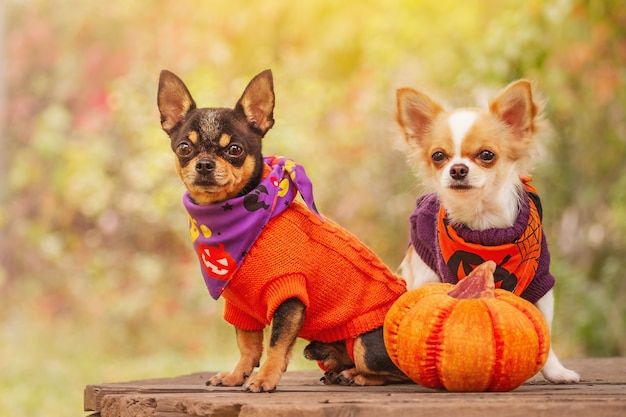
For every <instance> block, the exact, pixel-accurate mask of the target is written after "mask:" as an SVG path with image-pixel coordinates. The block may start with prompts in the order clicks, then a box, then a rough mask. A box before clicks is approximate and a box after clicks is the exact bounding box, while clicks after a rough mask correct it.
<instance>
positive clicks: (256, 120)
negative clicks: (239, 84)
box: [235, 69, 275, 136]
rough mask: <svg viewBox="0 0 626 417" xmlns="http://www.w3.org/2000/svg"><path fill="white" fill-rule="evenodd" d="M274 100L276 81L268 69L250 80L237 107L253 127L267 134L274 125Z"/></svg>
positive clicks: (262, 134)
mask: <svg viewBox="0 0 626 417" xmlns="http://www.w3.org/2000/svg"><path fill="white" fill-rule="evenodd" d="M274 100H275V98H274V81H273V79H272V71H271V70H269V69H268V70H265V71H263V72H261V73H260V74H258V75H256V76H255V77H254V78H253V79H252V81H250V83H249V84H248V86H247V87H246V89H245V90H244V92H243V95H242V96H241V98H240V99H239V101H238V102H237V105H236V106H235V109H236V110H237V111H240V112H242V113H243V114H244V115H245V117H246V120H247V121H248V125H249V126H250V127H251V128H253V129H255V130H257V131H258V132H259V133H261V136H265V134H266V133H267V131H268V130H270V129H271V127H272V126H274Z"/></svg>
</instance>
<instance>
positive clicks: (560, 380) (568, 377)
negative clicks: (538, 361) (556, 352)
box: [541, 366, 580, 384]
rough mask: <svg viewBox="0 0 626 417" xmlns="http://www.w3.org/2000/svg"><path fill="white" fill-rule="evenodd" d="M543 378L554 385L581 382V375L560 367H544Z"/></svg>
mask: <svg viewBox="0 0 626 417" xmlns="http://www.w3.org/2000/svg"><path fill="white" fill-rule="evenodd" d="M541 374H542V375H543V377H544V378H545V379H546V380H548V381H549V382H552V383H553V384H575V383H577V382H580V375H578V373H577V372H576V371H572V370H571V369H567V368H565V367H564V366H560V367H550V368H547V367H544V368H543V370H542V371H541Z"/></svg>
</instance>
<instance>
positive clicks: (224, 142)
mask: <svg viewBox="0 0 626 417" xmlns="http://www.w3.org/2000/svg"><path fill="white" fill-rule="evenodd" d="M230 139H231V137H230V135H229V134H228V133H222V136H220V141H219V144H220V146H221V147H222V148H225V147H227V146H228V144H229V143H230Z"/></svg>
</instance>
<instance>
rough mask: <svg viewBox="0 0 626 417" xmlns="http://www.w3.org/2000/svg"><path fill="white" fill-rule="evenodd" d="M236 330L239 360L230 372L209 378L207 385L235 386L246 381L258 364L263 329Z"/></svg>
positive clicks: (261, 351) (261, 349)
mask: <svg viewBox="0 0 626 417" xmlns="http://www.w3.org/2000/svg"><path fill="white" fill-rule="evenodd" d="M236 330H237V347H238V348H239V361H238V362H237V364H236V365H235V367H234V368H233V370H232V371H231V372H220V373H218V374H217V375H215V376H214V377H213V378H211V379H209V381H208V382H207V385H215V386H225V387H237V386H241V385H243V384H244V382H246V379H248V377H249V376H250V375H252V371H253V370H254V368H256V367H257V366H259V363H260V361H261V355H262V354H263V330H254V331H247V330H241V329H236Z"/></svg>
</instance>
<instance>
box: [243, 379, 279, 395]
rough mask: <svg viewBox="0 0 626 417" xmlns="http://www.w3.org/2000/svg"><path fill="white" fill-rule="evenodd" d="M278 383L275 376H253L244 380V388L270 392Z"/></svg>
mask: <svg viewBox="0 0 626 417" xmlns="http://www.w3.org/2000/svg"><path fill="white" fill-rule="evenodd" d="M277 385H278V379H277V378H263V377H262V376H259V375H257V376H254V377H252V378H250V379H249V380H248V382H246V384H245V385H244V388H245V390H246V392H272V391H274V390H275V389H276V386H277Z"/></svg>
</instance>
